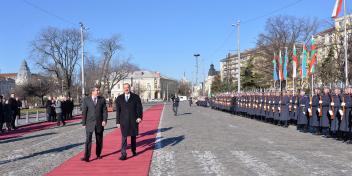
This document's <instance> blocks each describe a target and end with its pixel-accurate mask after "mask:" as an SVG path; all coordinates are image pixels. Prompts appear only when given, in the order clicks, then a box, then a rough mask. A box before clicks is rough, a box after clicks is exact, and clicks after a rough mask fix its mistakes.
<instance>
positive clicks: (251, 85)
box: [241, 57, 260, 90]
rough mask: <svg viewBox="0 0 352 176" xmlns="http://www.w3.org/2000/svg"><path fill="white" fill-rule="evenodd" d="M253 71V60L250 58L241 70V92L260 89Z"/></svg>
mask: <svg viewBox="0 0 352 176" xmlns="http://www.w3.org/2000/svg"><path fill="white" fill-rule="evenodd" d="M255 69H257V68H256V67H255V66H254V58H253V57H251V58H249V59H248V60H247V63H246V67H245V68H244V69H242V70H241V88H242V89H243V90H251V89H257V88H259V87H260V85H259V84H258V79H259V77H258V76H257V73H256V72H255Z"/></svg>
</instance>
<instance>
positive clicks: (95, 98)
mask: <svg viewBox="0 0 352 176" xmlns="http://www.w3.org/2000/svg"><path fill="white" fill-rule="evenodd" d="M93 101H94V105H97V97H94V99H93Z"/></svg>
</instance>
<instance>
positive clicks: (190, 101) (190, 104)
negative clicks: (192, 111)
mask: <svg viewBox="0 0 352 176" xmlns="http://www.w3.org/2000/svg"><path fill="white" fill-rule="evenodd" d="M188 102H189V107H191V106H192V104H193V102H192V97H189V99H188Z"/></svg>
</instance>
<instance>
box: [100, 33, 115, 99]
mask: <svg viewBox="0 0 352 176" xmlns="http://www.w3.org/2000/svg"><path fill="white" fill-rule="evenodd" d="M119 49H121V45H120V39H119V37H118V36H117V35H114V36H112V37H111V38H107V39H101V40H100V42H99V45H98V50H99V51H100V53H101V54H102V56H103V57H102V58H103V59H102V60H101V65H100V72H98V73H99V79H98V80H99V81H98V84H99V85H101V87H102V89H101V91H102V94H104V93H105V90H106V89H107V87H109V85H108V82H109V78H110V75H111V73H112V72H111V68H112V66H111V60H112V58H113V56H114V55H115V54H116V53H117V52H118V50H119Z"/></svg>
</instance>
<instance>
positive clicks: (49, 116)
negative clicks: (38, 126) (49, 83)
mask: <svg viewBox="0 0 352 176" xmlns="http://www.w3.org/2000/svg"><path fill="white" fill-rule="evenodd" d="M52 105H53V103H52V101H51V97H50V96H49V97H48V100H47V101H46V103H45V108H46V113H47V118H46V120H47V121H48V122H52V121H53V112H52Z"/></svg>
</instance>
